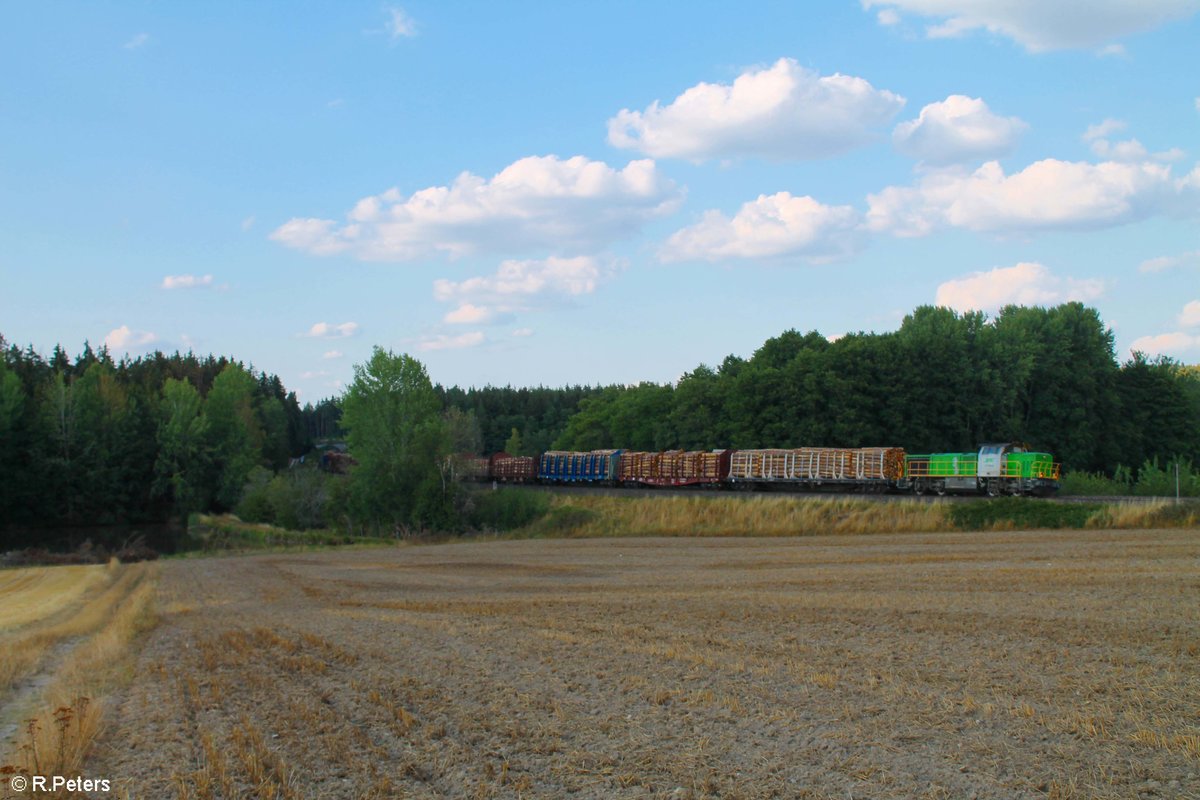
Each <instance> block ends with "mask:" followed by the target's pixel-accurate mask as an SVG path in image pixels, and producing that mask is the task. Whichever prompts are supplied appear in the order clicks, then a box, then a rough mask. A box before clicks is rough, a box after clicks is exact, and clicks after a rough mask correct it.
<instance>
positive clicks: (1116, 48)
mask: <svg viewBox="0 0 1200 800" xmlns="http://www.w3.org/2000/svg"><path fill="white" fill-rule="evenodd" d="M1096 55H1098V56H1100V57H1101V58H1128V57H1129V52H1128V51H1127V50H1126V49H1125V45H1123V44H1106V45H1105V46H1104V47H1101V48H1100V49H1099V50H1097V51H1096Z"/></svg>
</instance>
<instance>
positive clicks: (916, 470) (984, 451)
mask: <svg viewBox="0 0 1200 800" xmlns="http://www.w3.org/2000/svg"><path fill="white" fill-rule="evenodd" d="M904 461H905V463H904V480H903V481H901V483H900V488H902V489H911V490H912V491H913V492H915V493H916V494H925V493H926V492H933V493H935V494H946V493H948V492H956V493H962V492H968V493H984V494H988V495H990V496H992V497H996V496H998V495H1001V494H1011V495H1021V494H1027V495H1046V494H1052V493H1053V492H1055V491H1057V490H1058V479H1059V477H1060V472H1061V469H1062V465H1061V464H1057V463H1055V461H1054V457H1053V456H1051V455H1050V454H1049V453H1038V452H1031V451H1030V450H1029V449H1028V448H1027V447H1026V445H1024V444H1021V443H1019V442H1010V443H1007V444H985V445H983V446H981V447H980V448H979V450H978V452H975V453H928V454H920V455H909V456H906V457H905V459H904Z"/></svg>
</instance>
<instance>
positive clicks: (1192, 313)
mask: <svg viewBox="0 0 1200 800" xmlns="http://www.w3.org/2000/svg"><path fill="white" fill-rule="evenodd" d="M1179 324H1180V325H1182V326H1183V327H1185V328H1196V327H1200V300H1193V301H1192V302H1190V303H1188V304H1187V305H1186V306H1184V307H1183V311H1181V312H1179Z"/></svg>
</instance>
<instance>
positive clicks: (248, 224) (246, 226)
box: [242, 214, 255, 231]
mask: <svg viewBox="0 0 1200 800" xmlns="http://www.w3.org/2000/svg"><path fill="white" fill-rule="evenodd" d="M254 222H255V219H254V215H253V214H251V215H250V216H248V217H246V218H245V219H244V220H242V230H244V231H248V230H250V229H251V228H253V227H254Z"/></svg>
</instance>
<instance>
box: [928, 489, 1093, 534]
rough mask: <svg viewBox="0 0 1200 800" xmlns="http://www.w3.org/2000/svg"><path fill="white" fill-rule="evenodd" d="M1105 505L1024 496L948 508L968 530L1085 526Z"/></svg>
mask: <svg viewBox="0 0 1200 800" xmlns="http://www.w3.org/2000/svg"><path fill="white" fill-rule="evenodd" d="M1103 508H1104V506H1103V505H1101V504H1099V503H1055V502H1053V501H1051V500H1032V499H1029V498H1024V497H1001V498H998V499H996V500H980V501H976V502H970V503H954V504H951V505H950V507H949V514H950V520H951V521H952V522H953V523H954V526H955V527H957V528H959V529H961V530H967V531H980V530H992V529H996V528H1020V529H1030V528H1084V527H1086V526H1087V523H1088V520H1089V519H1090V518H1091V517H1092V516H1093V515H1094V514H1096V513H1098V512H1099V511H1100V510H1101V509H1103Z"/></svg>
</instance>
